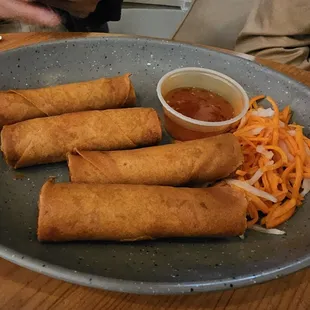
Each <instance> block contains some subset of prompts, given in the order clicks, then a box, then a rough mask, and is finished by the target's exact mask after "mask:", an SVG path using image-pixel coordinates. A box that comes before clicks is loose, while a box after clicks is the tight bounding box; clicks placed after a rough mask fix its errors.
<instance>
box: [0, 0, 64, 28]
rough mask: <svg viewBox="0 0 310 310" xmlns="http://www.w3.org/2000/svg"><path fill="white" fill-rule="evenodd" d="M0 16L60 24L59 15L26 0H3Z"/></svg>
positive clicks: (36, 22) (46, 24) (30, 21)
mask: <svg viewBox="0 0 310 310" xmlns="http://www.w3.org/2000/svg"><path fill="white" fill-rule="evenodd" d="M0 2H1V1H0ZM2 7H3V8H2ZM0 16H1V18H8V19H15V20H20V21H23V22H26V23H30V24H39V25H43V26H49V27H54V26H57V25H59V24H60V17H59V16H58V15H57V14H56V13H55V12H53V11H52V10H50V9H47V8H42V7H38V6H36V5H34V4H31V3H29V1H27V0H23V1H19V0H4V3H2V4H0Z"/></svg>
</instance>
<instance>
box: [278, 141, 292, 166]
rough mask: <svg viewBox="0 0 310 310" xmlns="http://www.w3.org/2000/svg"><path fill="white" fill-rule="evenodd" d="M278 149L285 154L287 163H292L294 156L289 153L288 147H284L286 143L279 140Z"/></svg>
mask: <svg viewBox="0 0 310 310" xmlns="http://www.w3.org/2000/svg"><path fill="white" fill-rule="evenodd" d="M279 147H280V148H281V149H282V151H283V152H284V153H285V154H286V156H287V159H288V160H289V161H293V160H294V156H293V155H292V154H291V153H290V151H289V150H288V147H287V145H286V143H285V142H284V141H283V140H279Z"/></svg>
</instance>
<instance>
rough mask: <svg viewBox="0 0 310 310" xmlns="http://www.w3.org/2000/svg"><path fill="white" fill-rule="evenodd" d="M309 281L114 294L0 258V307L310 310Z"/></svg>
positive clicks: (290, 70)
mask: <svg viewBox="0 0 310 310" xmlns="http://www.w3.org/2000/svg"><path fill="white" fill-rule="evenodd" d="M90 36H97V37H98V36H102V34H96V33H87V34H82V33H78V34H77V33H75V34H72V33H20V34H4V35H2V37H3V40H2V41H0V51H4V50H8V49H12V48H16V47H20V46H24V45H27V44H33V43H37V42H42V41H48V40H55V39H64V38H72V37H90ZM226 52H228V53H234V52H231V51H226ZM234 54H236V53H234ZM236 55H238V56H243V55H240V54H236ZM244 57H246V58H248V59H250V60H253V61H257V62H259V63H262V64H264V65H267V66H269V67H271V68H273V69H275V70H277V71H280V72H282V73H284V74H286V75H288V76H290V77H292V78H295V79H296V80H299V81H300V82H302V83H304V84H306V85H308V86H310V73H309V72H306V71H302V70H300V69H297V68H295V67H292V66H288V65H283V64H278V63H275V62H272V61H267V60H261V59H253V58H252V57H249V56H244ZM309 280H310V269H306V270H303V271H300V272H297V273H295V274H293V275H290V276H287V277H284V278H281V279H278V280H274V281H271V282H268V283H265V284H260V285H256V286H251V287H246V288H242V289H237V290H230V291H224V292H215V293H204V294H193V295H184V296H144V295H133V294H121V293H113V292H107V291H101V290H96V289H90V288H85V287H81V286H77V285H73V284H69V283H65V282H62V281H58V280H54V279H52V278H49V277H46V276H43V275H40V274H38V273H35V272H32V271H29V270H26V269H24V268H21V267H19V266H16V265H13V264H11V263H9V262H7V261H5V260H2V259H0V309H5V310H7V309H8V310H11V309H25V310H26V309H27V310H28V309H29V310H32V309H38V310H45V309H57V310H58V309H66V310H70V309H81V310H82V309H87V310H88V309H90V310H92V309H107V310H116V309H123V310H127V309H128V310H133V309H135V310H142V309H146V310H149V309H150V310H151V309H156V310H162V309H171V310H176V309H181V310H183V309H192V310H199V309H216V310H243V309H245V310H278V309H279V310H286V309H288V310H308V309H310V286H309V285H308V282H309Z"/></svg>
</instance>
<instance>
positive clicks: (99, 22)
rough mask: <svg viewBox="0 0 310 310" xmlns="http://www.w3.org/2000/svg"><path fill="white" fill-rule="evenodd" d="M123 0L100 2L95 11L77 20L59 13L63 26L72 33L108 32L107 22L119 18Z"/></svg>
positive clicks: (66, 13)
mask: <svg viewBox="0 0 310 310" xmlns="http://www.w3.org/2000/svg"><path fill="white" fill-rule="evenodd" d="M122 3H123V0H101V1H100V2H99V3H98V5H97V8H96V11H95V12H93V13H91V14H90V15H89V16H88V17H86V18H77V17H74V16H72V15H70V14H69V13H68V12H64V11H59V13H60V15H61V16H62V19H63V24H64V25H65V27H66V28H67V29H68V31H73V32H90V31H93V32H108V31H109V28H108V26H107V22H109V21H118V20H120V18H121V11H122Z"/></svg>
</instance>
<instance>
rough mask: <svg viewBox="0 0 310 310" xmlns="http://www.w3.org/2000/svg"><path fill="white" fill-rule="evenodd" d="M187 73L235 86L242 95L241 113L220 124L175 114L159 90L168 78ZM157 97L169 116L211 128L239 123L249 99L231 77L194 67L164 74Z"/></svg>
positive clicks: (158, 88) (159, 89) (158, 85)
mask: <svg viewBox="0 0 310 310" xmlns="http://www.w3.org/2000/svg"><path fill="white" fill-rule="evenodd" d="M188 71H198V72H201V73H209V74H211V75H214V76H216V77H218V78H220V79H222V80H226V81H227V82H229V83H230V84H232V85H233V86H235V87H236V88H237V89H238V91H239V92H240V93H241V95H242V99H243V102H244V107H243V108H242V111H241V112H240V113H239V114H238V115H236V116H235V117H234V118H231V119H229V120H226V121H221V122H206V121H200V120H196V119H194V118H191V117H188V116H185V115H183V114H181V113H179V112H177V111H176V110H174V109H173V108H172V107H171V106H170V105H169V104H168V103H167V102H166V100H165V99H164V97H163V95H162V92H161V88H162V85H163V83H164V81H165V80H166V79H167V78H169V77H170V76H172V75H174V74H176V73H180V72H188ZM156 91H157V96H158V98H159V100H160V102H161V104H162V105H163V107H164V108H165V109H166V110H167V111H168V112H170V113H171V114H173V115H174V116H176V117H178V118H180V119H182V120H183V121H186V122H188V123H191V124H194V125H199V126H205V127H207V126H212V127H216V126H227V125H231V124H234V123H236V122H237V121H239V120H240V119H241V118H242V117H244V116H245V114H246V113H247V111H248V109H249V97H248V95H247V93H246V92H245V90H244V88H243V87H242V86H241V85H240V84H239V83H238V82H236V81H235V80H234V79H232V78H231V77H229V76H227V75H226V74H223V73H220V72H218V71H215V70H211V69H204V68H196V67H187V68H181V69H175V70H172V71H170V72H168V73H166V74H165V75H164V76H163V77H162V78H161V79H160V80H159V82H158V84H157V88H156Z"/></svg>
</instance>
